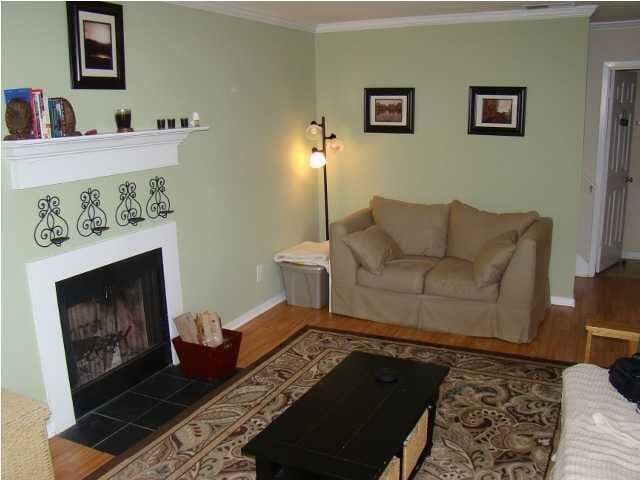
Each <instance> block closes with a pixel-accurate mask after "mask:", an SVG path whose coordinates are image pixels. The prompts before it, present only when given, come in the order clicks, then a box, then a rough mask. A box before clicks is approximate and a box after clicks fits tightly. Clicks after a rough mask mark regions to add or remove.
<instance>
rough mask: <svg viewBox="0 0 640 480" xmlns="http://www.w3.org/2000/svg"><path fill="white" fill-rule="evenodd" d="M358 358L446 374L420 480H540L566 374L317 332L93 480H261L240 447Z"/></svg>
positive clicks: (540, 365) (547, 366)
mask: <svg viewBox="0 0 640 480" xmlns="http://www.w3.org/2000/svg"><path fill="white" fill-rule="evenodd" d="M354 350H361V351H366V352H371V353H377V354H381V355H389V356H393V357H400V358H409V359H413V360H418V361H422V362H434V363H437V364H440V365H447V366H449V367H450V372H449V374H448V376H447V378H446V379H445V381H444V382H443V384H442V386H441V388H440V399H439V402H438V408H437V418H436V427H435V432H434V444H433V449H432V452H431V456H430V457H429V458H427V459H426V460H425V462H424V463H423V465H422V466H421V467H420V471H419V472H418V474H417V475H416V477H415V478H416V479H417V480H462V479H465V480H466V479H475V480H494V479H495V480H498V479H501V480H505V479H514V480H515V479H517V480H525V479H540V480H541V479H543V478H544V475H545V471H546V469H547V466H548V463H549V457H550V456H551V450H552V445H553V438H554V435H555V431H556V428H557V425H558V419H559V415H560V401H561V376H562V370H563V369H564V365H561V364H556V363H550V362H543V361H534V360H528V359H522V358H515V357H509V356H503V355H495V354H490V353H481V352H477V351H468V350H460V349H453V348H449V347H441V346H436V345H428V344H421V343H417V342H412V341H402V340H398V339H393V338H383V337H372V336H364V335H359V334H354V333H347V332H341V331H329V330H323V329H318V328H307V329H305V330H303V331H302V332H301V333H299V334H298V335H296V336H295V337H294V338H292V339H290V340H289V341H288V342H287V343H286V344H284V345H283V346H281V347H279V348H277V349H276V350H275V351H273V352H271V353H270V354H268V355H267V356H265V357H264V358H263V359H261V360H259V361H258V362H256V363H255V364H254V365H253V366H251V367H249V368H247V369H245V370H244V371H243V373H242V374H241V376H240V377H239V378H237V379H234V380H233V381H231V382H229V383H227V384H225V386H224V387H223V388H222V390H220V391H218V392H214V393H212V395H211V396H210V397H208V398H206V399H205V400H203V402H201V403H200V404H199V405H198V406H196V407H194V409H193V410H191V411H190V412H188V413H187V414H186V415H184V416H183V417H182V418H179V419H178V420H177V422H176V423H175V424H174V425H173V426H170V427H168V428H167V429H165V430H164V431H163V432H161V433H159V434H157V435H156V436H155V437H154V438H152V439H151V440H150V441H148V442H146V444H144V445H142V446H138V447H134V449H132V450H131V451H129V452H127V453H125V454H124V455H122V456H120V457H117V458H115V459H114V460H113V461H112V462H110V463H109V464H107V465H106V466H105V467H103V468H102V469H101V470H100V471H98V472H96V474H95V475H94V476H92V478H99V479H110V480H116V479H117V480H125V479H126V480H132V479H136V480H177V479H180V480H195V479H218V480H231V479H233V480H252V479H255V464H254V461H253V458H251V457H246V456H244V455H242V452H241V448H242V446H243V445H245V444H246V443H247V441H248V440H249V439H251V438H252V437H254V436H255V435H256V434H257V433H258V432H260V431H261V430H263V429H264V428H265V426H267V425H268V424H269V423H270V422H271V421H272V420H273V419H274V418H276V417H277V416H278V415H280V414H281V413H282V412H284V411H285V410H286V409H287V408H288V407H289V406H290V405H291V404H292V403H293V402H295V401H296V400H297V399H298V398H300V397H301V396H302V395H303V394H304V393H305V392H306V391H307V390H308V389H309V388H311V387H312V386H313V385H315V384H316V383H317V382H318V381H319V380H320V379H321V378H322V377H323V376H324V375H326V374H327V372H329V371H330V370H331V369H332V368H334V367H335V366H336V365H337V364H338V363H340V362H341V361H342V360H343V359H344V358H345V357H346V356H347V355H348V354H349V353H350V352H352V351H354Z"/></svg>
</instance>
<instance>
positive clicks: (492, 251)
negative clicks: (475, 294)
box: [473, 230, 518, 287]
mask: <svg viewBox="0 0 640 480" xmlns="http://www.w3.org/2000/svg"><path fill="white" fill-rule="evenodd" d="M517 240H518V232H516V231H515V230H510V231H508V232H506V233H503V234H502V235H498V236H497V237H495V238H492V239H491V240H489V241H488V242H487V243H485V244H484V246H483V247H482V248H481V249H480V252H478V255H477V256H476V259H475V260H474V261H473V279H474V281H475V282H476V285H477V286H478V287H484V286H487V285H490V284H492V283H499V282H500V280H501V279H502V275H503V274H504V271H505V270H506V269H507V265H509V262H510V261H511V257H512V256H513V252H515V251H516V241H517Z"/></svg>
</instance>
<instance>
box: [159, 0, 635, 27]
mask: <svg viewBox="0 0 640 480" xmlns="http://www.w3.org/2000/svg"><path fill="white" fill-rule="evenodd" d="M167 3H172V4H175V5H180V6H182V7H187V8H194V9H196V10H204V11H207V12H214V13H221V14H223V15H229V16H232V17H238V18H244V19H246V20H253V21H256V22H262V23H268V24H270V25H276V26H279V27H285V28H291V29H294V30H303V31H306V32H315V33H329V32H349V31H360V30H376V29H382V28H401V27H418V26H423V25H454V24H460V23H484V22H510V21H518V20H545V19H554V18H568V17H590V16H591V15H592V14H593V12H595V10H596V8H597V5H580V6H572V7H548V8H539V9H519V10H501V11H494V12H474V13H450V14H444V15H421V16H412V17H391V18H374V19H370V20H355V21H347V22H334V23H320V24H318V25H311V24H304V23H299V22H294V21H291V20H289V19H286V18H282V17H276V16H273V15H267V14H263V13H261V12H256V11H255V10H252V9H250V8H245V7H242V6H239V5H241V2H188V1H177V2H167ZM632 22H635V20H632ZM607 23H609V24H611V23H621V24H622V23H627V22H607ZM595 25H597V24H595ZM627 28H629V27H627Z"/></svg>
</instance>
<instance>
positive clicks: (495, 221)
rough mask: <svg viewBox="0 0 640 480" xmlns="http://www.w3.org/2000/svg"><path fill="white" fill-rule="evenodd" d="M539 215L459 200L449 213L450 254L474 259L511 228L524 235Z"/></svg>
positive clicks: (448, 251) (448, 241) (448, 253)
mask: <svg viewBox="0 0 640 480" xmlns="http://www.w3.org/2000/svg"><path fill="white" fill-rule="evenodd" d="M537 218H538V213H537V212H523V213H490V212H485V211H482V210H478V209H477V208H474V207H472V206H470V205H466V204H464V203H462V202H459V201H457V200H455V201H453V202H452V203H451V210H450V213H449V231H448V239H447V257H457V258H463V259H465V260H470V261H473V260H475V258H476V256H477V255H478V253H479V252H480V249H481V248H482V247H483V246H484V244H485V243H487V242H488V241H489V240H491V239H492V238H495V237H497V236H498V235H501V234H503V233H506V232H508V231H510V230H515V231H516V232H517V233H518V238H520V236H521V235H522V234H523V233H524V231H525V230H526V229H527V228H529V226H530V225H531V224H532V223H533V222H535V221H536V219H537ZM392 236H393V235H392ZM400 248H402V245H400ZM405 253H406V252H405Z"/></svg>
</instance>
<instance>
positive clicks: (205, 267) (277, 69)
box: [1, 2, 318, 399]
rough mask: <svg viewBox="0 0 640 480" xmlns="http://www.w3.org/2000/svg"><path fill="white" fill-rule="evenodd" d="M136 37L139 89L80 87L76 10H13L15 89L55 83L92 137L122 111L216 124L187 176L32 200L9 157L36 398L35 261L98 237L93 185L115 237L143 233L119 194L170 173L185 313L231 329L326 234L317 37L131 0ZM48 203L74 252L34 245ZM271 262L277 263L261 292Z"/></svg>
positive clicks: (9, 354) (133, 81)
mask: <svg viewBox="0 0 640 480" xmlns="http://www.w3.org/2000/svg"><path fill="white" fill-rule="evenodd" d="M124 28H125V47H126V74H127V90H125V91H108V90H103V91H100V90H93V91H92V90H84V91H83V90H71V89H70V80H69V65H68V47H67V45H68V44H67V27H66V9H65V4H64V2H55V3H10V2H2V88H3V89H4V88H16V87H23V86H32V87H42V88H44V89H45V91H46V93H47V94H48V95H51V96H63V97H66V98H67V99H69V100H70V101H71V103H72V104H73V106H74V108H75V111H76V115H77V117H78V129H79V130H81V131H85V130H88V129H90V128H97V129H98V130H99V131H101V132H108V131H113V130H114V128H115V125H114V121H113V111H114V109H115V108H117V107H121V106H129V107H131V108H132V111H133V126H134V128H136V129H139V130H142V129H149V128H154V126H155V119H156V118H159V117H176V118H179V117H181V116H184V115H185V114H189V113H190V112H192V111H198V112H199V113H200V116H201V118H202V123H203V124H209V125H211V129H210V130H209V131H208V132H200V133H196V134H193V135H192V136H191V137H189V138H188V139H187V140H186V142H185V143H184V144H183V145H182V146H181V147H180V161H181V165H180V166H179V167H171V168H165V169H161V170H156V171H146V172H138V173H135V174H131V175H124V176H120V175H118V176H113V177H107V178H101V179H96V180H90V181H81V182H76V183H70V184H64V185H55V186H51V187H46V188H36V189H29V190H21V191H19V190H11V189H10V188H9V186H8V180H7V168H6V161H4V160H3V162H2V168H3V170H2V287H3V288H2V324H1V328H2V386H3V387H8V388H11V389H13V390H16V391H18V392H21V393H23V394H27V395H30V396H33V397H35V398H40V399H44V391H43V387H42V380H41V373H40V366H39V358H38V354H37V345H36V341H35V336H34V324H33V320H32V317H31V307H30V299H29V292H28V287H27V280H26V274H25V262H28V261H31V260H34V259H38V258H42V257H45V256H48V255H54V254H58V253H61V252H64V251H69V250H72V249H75V248H78V247H81V246H83V245H86V244H88V243H90V242H91V241H94V240H82V239H81V238H80V236H79V235H78V234H77V232H75V227H74V225H75V221H76V218H77V216H78V215H79V213H80V205H79V198H78V196H79V194H80V192H81V191H82V189H86V188H87V187H88V186H92V187H97V188H99V189H100V190H101V191H102V194H103V205H104V206H105V207H106V210H107V212H108V214H109V220H110V221H111V225H112V229H111V230H109V231H108V232H106V234H105V235H104V238H105V239H109V238H114V237H116V236H117V235H121V234H123V233H127V232H130V231H133V230H134V229H135V228H136V227H130V228H121V227H118V226H117V225H115V222H114V221H113V214H114V211H115V206H116V205H117V201H118V199H117V187H118V184H119V183H121V182H122V181H123V180H125V179H129V180H133V181H136V182H137V184H138V191H139V192H140V196H141V197H142V198H145V197H146V184H147V182H148V179H149V178H150V177H151V176H152V175H155V174H161V175H164V176H165V177H166V180H167V187H168V192H169V193H170V196H171V199H172V202H173V205H174V206H175V210H176V213H175V215H174V216H173V218H172V220H175V221H176V222H177V225H178V235H179V238H178V241H179V245H180V264H181V271H182V284H183V291H184V307H185V309H186V310H198V309H205V308H209V309H214V310H217V311H219V312H220V314H221V315H222V317H223V319H225V320H231V319H233V318H235V317H236V316H238V315H240V314H242V313H244V312H246V311H247V310H249V309H251V308H253V307H255V306H256V305H259V304H260V303H262V302H264V301H265V300H267V299H268V298H270V297H272V296H273V295H275V294H276V293H278V292H280V291H281V290H282V285H281V280H280V274H279V271H278V270H277V269H276V267H275V265H274V264H273V263H272V260H271V259H272V255H273V253H274V252H275V251H277V250H279V249H281V248H284V247H286V246H289V245H291V244H294V243H296V242H299V241H302V240H305V239H315V238H316V237H317V235H318V230H317V218H318V209H317V201H318V199H317V189H316V185H317V175H316V173H315V172H314V171H312V170H311V169H310V168H308V166H307V163H306V162H307V151H308V147H309V146H308V145H307V144H306V143H305V140H304V136H303V134H302V133H303V129H304V126H305V125H306V124H307V122H308V121H309V120H310V119H311V118H313V117H314V113H315V96H314V91H315V86H314V82H315V76H314V40H313V36H312V34H310V33H304V32H299V31H294V30H288V29H284V28H279V27H274V26H269V25H265V24H260V23H255V22H250V21H246V20H240V19H236V18H233V17H227V16H222V15H217V14H212V13H207V12H202V11H197V10H193V9H188V8H184V7H179V6H174V5H168V4H160V3H153V4H150V3H144V4H143V3H126V4H125V6H124ZM2 103H3V104H4V101H3V102H2ZM2 115H3V118H4V107H3V112H2ZM2 123H4V122H2ZM5 133H6V131H4V130H3V132H2V135H4V134H5ZM47 193H55V194H58V195H59V196H60V199H61V201H62V211H63V214H64V216H65V217H66V218H67V220H68V222H69V225H70V226H72V230H71V236H72V237H73V238H72V239H71V240H70V241H68V242H67V243H66V244H64V246H63V247H61V248H60V249H58V248H56V247H49V248H48V249H42V248H39V247H37V246H36V245H35V244H34V242H33V240H32V232H33V227H34V225H35V223H36V221H37V214H36V201H37V199H38V198H41V197H42V196H43V195H45V194H47ZM157 223H158V221H156V220H148V221H146V222H144V223H143V224H141V226H139V227H137V228H148V227H151V226H153V225H156V224H157ZM258 263H263V264H264V265H265V273H264V275H265V278H264V281H263V282H262V283H259V284H258V283H256V281H255V275H256V274H255V269H256V264H258Z"/></svg>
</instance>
